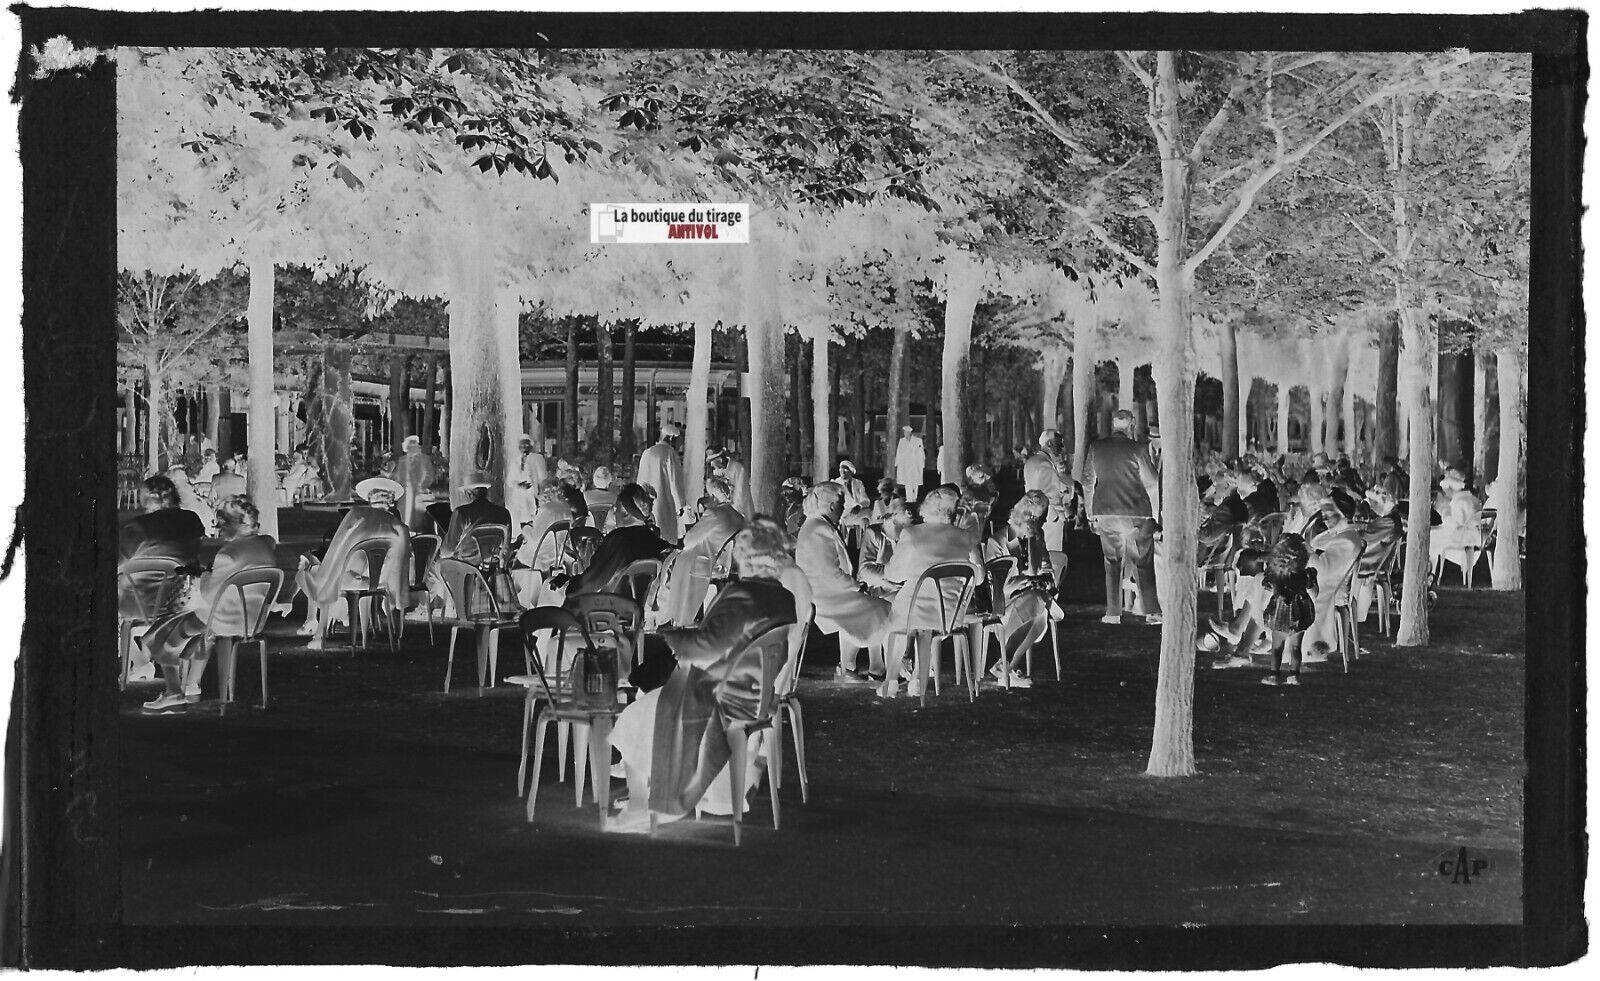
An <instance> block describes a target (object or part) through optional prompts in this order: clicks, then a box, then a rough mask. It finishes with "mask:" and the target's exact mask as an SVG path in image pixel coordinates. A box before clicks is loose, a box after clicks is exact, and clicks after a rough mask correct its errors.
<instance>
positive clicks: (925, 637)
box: [884, 562, 983, 705]
mask: <svg viewBox="0 0 1600 981" xmlns="http://www.w3.org/2000/svg"><path fill="white" fill-rule="evenodd" d="M947 580H954V581H956V582H957V583H958V585H959V592H958V593H957V595H956V597H955V600H954V601H953V602H952V601H951V600H948V599H946V598H945V593H944V584H945V582H946V581H947ZM982 580H983V568H982V567H981V566H979V565H978V564H977V563H975V562H942V563H940V564H939V565H936V566H933V567H932V568H930V569H928V570H927V571H926V572H924V573H923V574H922V575H920V576H918V577H917V579H916V581H915V582H913V583H912V584H911V602H910V604H909V605H908V606H907V609H906V622H905V623H902V624H901V625H900V626H898V627H893V628H891V629H890V631H889V633H888V635H887V636H886V637H885V638H884V665H885V670H889V671H892V670H894V668H893V664H894V660H893V659H892V658H891V657H890V656H889V652H890V651H891V650H892V649H893V638H895V637H897V636H903V637H905V638H906V642H907V643H908V644H909V643H911V642H912V641H913V640H915V641H916V646H917V681H918V682H919V683H920V687H921V693H920V696H919V697H920V700H921V703H922V704H923V705H927V704H928V680H929V679H928V676H929V673H930V671H931V673H932V675H933V684H934V687H935V689H936V690H937V692H938V693H939V694H943V687H942V685H941V684H940V681H939V676H940V672H939V664H938V661H939V651H940V650H941V649H942V647H943V643H944V641H946V640H950V639H954V640H955V644H956V657H958V658H966V659H967V671H968V683H967V700H968V701H972V700H973V699H975V698H977V697H978V695H977V691H976V689H977V687H978V685H977V680H976V678H975V677H973V669H972V651H971V645H970V644H969V643H968V642H967V635H966V633H965V632H963V631H962V630H961V628H962V627H963V626H964V625H965V620H966V614H967V606H968V605H969V604H970V603H971V602H972V594H973V593H974V592H976V591H977V587H978V583H979V582H981V581H982ZM930 583H931V584H932V586H933V589H934V592H935V593H936V594H937V596H938V598H939V626H938V627H912V626H911V625H910V620H911V615H912V614H913V613H915V612H916V606H917V599H918V598H919V597H920V596H921V595H922V591H923V589H924V588H925V587H927V586H928V585H929V584H930Z"/></svg>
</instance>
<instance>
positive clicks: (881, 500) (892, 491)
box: [867, 477, 906, 525]
mask: <svg viewBox="0 0 1600 981" xmlns="http://www.w3.org/2000/svg"><path fill="white" fill-rule="evenodd" d="M896 501H899V502H900V504H901V506H904V505H905V502H906V491H905V488H904V487H901V486H900V485H899V484H897V483H895V481H894V478H893V477H885V478H883V479H882V480H880V481H878V496H877V497H875V498H873V499H872V514H871V516H870V517H868V519H867V524H869V525H880V524H882V523H883V519H884V518H885V517H886V516H887V515H888V513H889V510H890V508H892V507H893V506H894V503H895V502H896Z"/></svg>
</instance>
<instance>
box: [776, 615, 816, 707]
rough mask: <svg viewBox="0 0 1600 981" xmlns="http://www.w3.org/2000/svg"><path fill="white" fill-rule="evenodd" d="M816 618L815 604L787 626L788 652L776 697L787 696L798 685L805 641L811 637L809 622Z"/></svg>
mask: <svg viewBox="0 0 1600 981" xmlns="http://www.w3.org/2000/svg"><path fill="white" fill-rule="evenodd" d="M816 619H817V608H816V606H815V604H813V605H812V606H811V607H809V608H808V609H807V610H806V615H805V618H804V619H802V620H800V621H799V622H798V623H796V624H795V625H794V626H792V627H790V628H789V652H788V657H787V659H786V660H785V661H784V663H783V671H782V672H781V673H780V674H779V675H778V681H777V687H776V691H777V694H778V697H779V698H780V699H782V698H788V697H789V696H790V695H793V694H794V690H795V689H796V688H797V687H799V685H800V662H801V661H802V660H804V659H805V656H806V641H807V640H809V639H810V637H811V624H812V623H814V622H815V621H816Z"/></svg>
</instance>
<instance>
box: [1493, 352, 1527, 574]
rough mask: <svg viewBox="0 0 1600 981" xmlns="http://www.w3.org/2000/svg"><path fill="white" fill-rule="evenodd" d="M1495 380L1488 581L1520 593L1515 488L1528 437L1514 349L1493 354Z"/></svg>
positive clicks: (1519, 358) (1519, 362)
mask: <svg viewBox="0 0 1600 981" xmlns="http://www.w3.org/2000/svg"><path fill="white" fill-rule="evenodd" d="M1495 378H1496V380H1497V381H1498V382H1499V383H1500V454H1499V455H1500V466H1499V472H1498V473H1497V474H1496V475H1495V496H1494V500H1493V501H1492V502H1491V503H1492V504H1493V506H1494V508H1495V510H1496V511H1497V512H1499V514H1498V516H1497V517H1496V519H1495V532H1494V534H1495V540H1494V562H1493V567H1492V568H1491V569H1490V579H1491V580H1492V583H1493V587H1494V588H1495V589H1521V588H1522V563H1521V561H1520V560H1519V558H1518V555H1517V551H1518V545H1519V542H1518V541H1517V538H1518V536H1519V535H1521V533H1522V512H1521V511H1520V510H1519V509H1518V507H1517V486H1518V483H1519V481H1520V479H1521V476H1522V467H1523V459H1522V456H1523V450H1524V448H1525V446H1526V438H1527V437H1526V433H1525V430H1524V428H1523V424H1522V417H1523V412H1524V406H1523V401H1522V356H1521V352H1519V351H1518V350H1517V348H1516V347H1515V346H1512V345H1507V346H1505V347H1502V348H1500V349H1499V351H1497V352H1496V353H1495Z"/></svg>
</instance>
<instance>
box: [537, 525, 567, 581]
mask: <svg viewBox="0 0 1600 981" xmlns="http://www.w3.org/2000/svg"><path fill="white" fill-rule="evenodd" d="M571 535H572V522H571V521H567V520H563V521H552V522H551V523H550V527H548V528H546V529H545V530H544V534H542V535H540V536H539V540H538V541H537V542H535V543H534V546H533V566H534V568H535V569H537V570H538V571H540V572H542V573H544V574H545V575H546V576H548V575H550V574H551V573H553V572H555V571H556V570H557V569H559V568H561V563H562V561H563V558H564V556H565V554H566V551H567V539H568V538H570V537H571ZM545 542H552V543H553V544H554V550H553V551H551V552H550V553H549V554H550V555H551V556H552V557H551V558H550V559H549V561H548V563H547V564H541V563H540V560H539V556H541V555H544V554H546V553H545V550H544V545H545Z"/></svg>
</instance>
